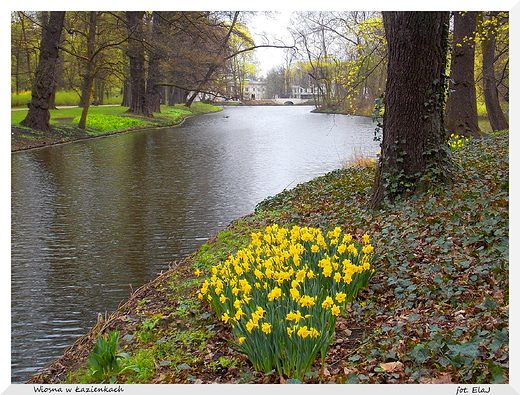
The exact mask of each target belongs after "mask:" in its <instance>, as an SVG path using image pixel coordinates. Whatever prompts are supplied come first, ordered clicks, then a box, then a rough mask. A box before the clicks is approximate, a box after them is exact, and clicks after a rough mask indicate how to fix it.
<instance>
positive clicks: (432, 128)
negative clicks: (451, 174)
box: [372, 11, 449, 209]
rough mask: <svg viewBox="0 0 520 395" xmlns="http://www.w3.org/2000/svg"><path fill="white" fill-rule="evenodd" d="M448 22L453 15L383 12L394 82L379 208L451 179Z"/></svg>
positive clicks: (389, 87) (389, 86) (377, 186)
mask: <svg viewBox="0 0 520 395" xmlns="http://www.w3.org/2000/svg"><path fill="white" fill-rule="evenodd" d="M448 22H449V12H402V11H400V12H383V23H384V27H385V32H386V38H387V42H388V78H387V83H386V98H385V112H384V116H383V141H382V144H381V158H380V163H379V168H378V171H377V174H376V178H375V182H374V193H373V196H372V207H373V208H376V209H377V208H380V207H381V204H382V202H383V200H384V199H385V198H389V199H390V200H391V201H393V200H395V199H397V198H399V197H401V196H408V195H411V194H413V193H416V192H418V191H421V190H424V189H426V188H428V186H429V185H430V183H435V182H438V180H439V179H443V177H442V175H444V176H445V177H444V179H445V180H447V177H448V175H447V172H443V171H442V169H443V168H446V169H448V168H449V167H448V165H449V160H448V156H447V152H446V151H447V148H446V146H445V141H446V136H445V130H444V117H443V113H444V104H445V90H446V87H445V83H446V78H445V74H444V73H445V70H446V55H447V47H448V43H447V38H448ZM430 170H433V171H430ZM439 170H441V171H439ZM439 173H441V174H440V175H439ZM427 174H428V175H430V176H431V177H430V179H428V178H429V177H425V176H426V175H427ZM436 174H437V176H435V175H436ZM434 176H435V177H434Z"/></svg>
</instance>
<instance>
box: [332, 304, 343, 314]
mask: <svg viewBox="0 0 520 395" xmlns="http://www.w3.org/2000/svg"><path fill="white" fill-rule="evenodd" d="M330 311H331V313H332V315H335V316H338V315H339V314H340V313H341V309H340V308H339V306H338V305H334V306H332V309H330Z"/></svg>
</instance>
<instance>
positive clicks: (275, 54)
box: [248, 11, 292, 77]
mask: <svg viewBox="0 0 520 395" xmlns="http://www.w3.org/2000/svg"><path fill="white" fill-rule="evenodd" d="M291 13H292V11H277V12H276V13H274V12H273V14H272V15H271V16H270V17H268V16H266V15H265V14H263V13H258V14H257V15H256V16H255V17H253V18H252V20H251V22H250V23H249V25H248V27H249V31H250V32H251V34H252V35H253V38H254V40H255V44H257V45H262V44H266V41H265V40H266V37H267V38H268V39H269V43H270V44H274V42H273V41H271V40H273V39H279V40H283V41H285V44H289V45H290V44H291V43H292V39H291V35H290V34H289V32H288V31H287V26H288V25H289V20H290V17H291ZM264 36H266V37H264ZM277 44H279V43H277ZM254 53H255V57H256V59H257V60H258V61H259V62H260V73H259V74H260V76H263V77H265V75H266V74H267V72H268V71H269V70H270V69H272V68H273V67H275V66H278V65H280V64H283V55H284V50H283V49H281V48H258V49H256V50H255V52H254Z"/></svg>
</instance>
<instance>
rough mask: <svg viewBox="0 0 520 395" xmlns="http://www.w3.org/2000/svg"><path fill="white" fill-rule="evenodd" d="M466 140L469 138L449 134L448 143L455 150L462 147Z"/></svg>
mask: <svg viewBox="0 0 520 395" xmlns="http://www.w3.org/2000/svg"><path fill="white" fill-rule="evenodd" d="M467 141H469V138H467V137H464V136H459V135H456V134H451V135H450V140H449V141H448V145H449V146H450V147H451V149H452V150H457V149H460V148H462V147H464V144H465V143H466V142H467Z"/></svg>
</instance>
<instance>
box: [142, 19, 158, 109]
mask: <svg viewBox="0 0 520 395" xmlns="http://www.w3.org/2000/svg"><path fill="white" fill-rule="evenodd" d="M161 21H162V18H158V17H157V13H155V12H153V13H152V42H154V43H158V42H160V38H159V35H160V34H161V26H160V25H161V23H160V22H161ZM160 58H161V57H160V55H159V54H158V52H157V49H156V48H154V49H152V50H151V51H148V59H149V62H148V80H147V81H146V99H145V111H144V112H145V114H144V115H146V116H150V117H151V116H153V113H154V112H156V113H160V112H161V92H160V87H159V86H158V85H157V82H159V78H160V71H159V60H160Z"/></svg>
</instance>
